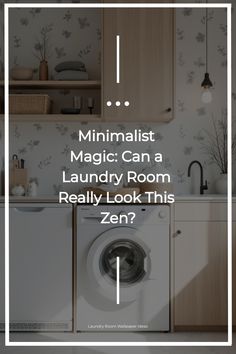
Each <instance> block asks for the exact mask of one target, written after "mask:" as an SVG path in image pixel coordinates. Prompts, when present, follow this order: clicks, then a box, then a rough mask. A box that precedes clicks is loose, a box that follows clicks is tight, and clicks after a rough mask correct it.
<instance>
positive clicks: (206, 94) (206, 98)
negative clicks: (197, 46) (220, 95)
mask: <svg viewBox="0 0 236 354" xmlns="http://www.w3.org/2000/svg"><path fill="white" fill-rule="evenodd" d="M205 25H206V33H205V43H206V72H205V75H204V79H203V81H202V84H201V87H202V89H203V92H202V96H201V100H202V102H203V103H210V102H211V101H212V94H211V87H212V86H213V85H212V82H211V80H210V76H209V73H208V8H207V7H206V17H205Z"/></svg>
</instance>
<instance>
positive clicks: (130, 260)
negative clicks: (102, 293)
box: [100, 239, 146, 285]
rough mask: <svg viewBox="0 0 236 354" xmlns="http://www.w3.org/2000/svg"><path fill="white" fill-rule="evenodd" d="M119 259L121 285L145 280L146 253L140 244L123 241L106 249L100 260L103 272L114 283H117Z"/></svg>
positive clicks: (113, 243)
mask: <svg viewBox="0 0 236 354" xmlns="http://www.w3.org/2000/svg"><path fill="white" fill-rule="evenodd" d="M117 257H119V258H120V283H121V284H127V285H128V284H134V283H137V282H139V281H141V280H142V279H143V277H144V276H145V274H146V271H145V258H146V253H145V251H144V249H143V247H142V246H141V245H140V244H139V243H137V242H135V241H132V240H127V239H121V240H117V241H113V242H111V243H109V244H108V246H107V247H106V248H105V250H104V252H103V253H102V254H101V258H100V267H101V272H102V273H103V274H104V275H106V276H107V277H108V278H110V279H111V280H113V281H116V263H117Z"/></svg>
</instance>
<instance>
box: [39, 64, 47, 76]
mask: <svg viewBox="0 0 236 354" xmlns="http://www.w3.org/2000/svg"><path fill="white" fill-rule="evenodd" d="M39 80H48V62H47V61H46V60H42V61H41V62H40V65H39Z"/></svg>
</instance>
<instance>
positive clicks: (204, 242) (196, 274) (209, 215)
mask: <svg viewBox="0 0 236 354" xmlns="http://www.w3.org/2000/svg"><path fill="white" fill-rule="evenodd" d="M197 204H198V205H197ZM226 211H227V204H226V203H225V202H222V203H211V202H202V203H194V202H192V203H190V202H186V203H183V202H182V203H176V205H175V223H174V224H175V230H174V234H173V237H174V239H173V242H174V316H173V317H174V327H175V328H176V329H177V328H181V327H182V328H183V329H184V328H191V327H192V328H196V329H197V328H199V329H200V328H204V327H206V328H207V327H209V326H210V327H219V328H224V327H225V326H227V222H226V220H227V213H226ZM235 232H236V228H235V222H234V235H233V238H234V269H235V264H236V261H235V255H236V253H235V247H236V240H235V239H236V234H235ZM234 274H235V273H234ZM233 282H234V285H233V286H234V304H235V303H236V301H235V294H236V286H235V280H233ZM235 320H236V314H235V307H234V324H235Z"/></svg>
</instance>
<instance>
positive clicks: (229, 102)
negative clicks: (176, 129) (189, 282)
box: [227, 4, 232, 345]
mask: <svg viewBox="0 0 236 354" xmlns="http://www.w3.org/2000/svg"><path fill="white" fill-rule="evenodd" d="M231 25H232V24H231V4H228V6H227V53H228V55H227V112H228V116H227V122H228V126H227V129H228V141H227V144H228V146H227V153H228V166H227V167H228V204H227V213H228V343H230V345H232V150H231V146H232V78H231V75H232V59H231V56H232V47H231V45H232V42H231V29H232V28H231Z"/></svg>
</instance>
